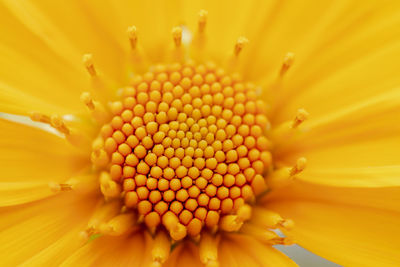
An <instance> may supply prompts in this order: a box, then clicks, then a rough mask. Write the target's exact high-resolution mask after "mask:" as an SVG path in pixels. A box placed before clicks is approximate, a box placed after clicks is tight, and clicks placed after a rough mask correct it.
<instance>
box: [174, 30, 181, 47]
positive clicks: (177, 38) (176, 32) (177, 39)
mask: <svg viewBox="0 0 400 267" xmlns="http://www.w3.org/2000/svg"><path fill="white" fill-rule="evenodd" d="M172 38H173V39H174V43H175V46H176V47H180V46H181V44H182V28H181V27H174V28H172Z"/></svg>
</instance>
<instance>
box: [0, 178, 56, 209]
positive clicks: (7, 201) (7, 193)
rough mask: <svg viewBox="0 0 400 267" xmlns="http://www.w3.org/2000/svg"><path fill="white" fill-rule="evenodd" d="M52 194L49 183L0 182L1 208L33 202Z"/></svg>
mask: <svg viewBox="0 0 400 267" xmlns="http://www.w3.org/2000/svg"><path fill="white" fill-rule="evenodd" d="M52 194H53V193H52V192H51V190H50V188H49V184H48V183H47V182H16V183H12V182H3V183H1V182H0V207H4V206H13V205H19V204H23V203H27V202H32V201H34V200H38V199H41V198H45V197H47V196H50V195H52Z"/></svg>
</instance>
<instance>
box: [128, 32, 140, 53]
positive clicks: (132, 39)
mask: <svg viewBox="0 0 400 267" xmlns="http://www.w3.org/2000/svg"><path fill="white" fill-rule="evenodd" d="M127 33H128V37H129V42H130V44H131V48H132V50H135V49H136V46H137V39H138V36H137V29H136V27H135V26H130V27H128V29H127Z"/></svg>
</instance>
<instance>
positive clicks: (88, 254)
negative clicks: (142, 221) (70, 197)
mask: <svg viewBox="0 0 400 267" xmlns="http://www.w3.org/2000/svg"><path fill="white" fill-rule="evenodd" d="M67 256H68V257H67V258H66V259H65V261H63V262H62V263H61V264H60V265H59V266H63V267H67V266H105V267H106V266H146V265H142V263H143V262H144V260H145V259H146V258H151V255H150V253H149V251H147V250H146V245H145V239H144V234H143V233H141V232H139V233H136V234H133V235H129V236H122V237H110V236H105V237H100V238H97V239H95V240H93V241H90V242H89V243H88V244H86V245H85V246H83V247H81V248H80V249H78V250H76V251H75V252H74V253H73V254H71V255H67Z"/></svg>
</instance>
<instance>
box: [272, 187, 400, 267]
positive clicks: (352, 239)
mask: <svg viewBox="0 0 400 267" xmlns="http://www.w3.org/2000/svg"><path fill="white" fill-rule="evenodd" d="M302 189H306V190H302ZM286 190H287V189H286ZM289 190H291V191H287V192H286V193H283V194H280V192H276V195H275V196H276V199H275V198H271V199H269V200H268V201H266V203H265V205H266V207H268V208H270V209H273V210H275V211H277V212H278V213H280V214H281V215H282V216H283V217H285V218H290V219H292V220H293V221H294V224H295V226H294V227H293V229H292V230H291V231H289V232H288V233H287V234H288V235H289V236H293V238H294V239H295V241H296V243H298V244H299V245H301V246H303V247H305V248H306V249H309V250H311V251H312V252H314V253H316V254H318V255H320V256H322V257H324V258H327V259H329V260H331V261H334V262H336V263H338V264H341V265H344V266H397V265H398V260H399V259H398V251H399V250H400V243H399V242H398V240H399V238H400V234H399V231H398V225H399V223H400V210H399V208H398V205H397V204H396V203H398V201H399V200H398V199H397V198H398V194H399V192H398V191H399V188H378V189H369V188H368V189H352V188H345V189H342V188H340V189H339V188H338V189H332V188H324V187H323V186H312V187H310V188H308V187H306V185H303V186H302V187H301V188H297V189H293V188H292V189H289ZM391 201H393V202H391Z"/></svg>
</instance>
